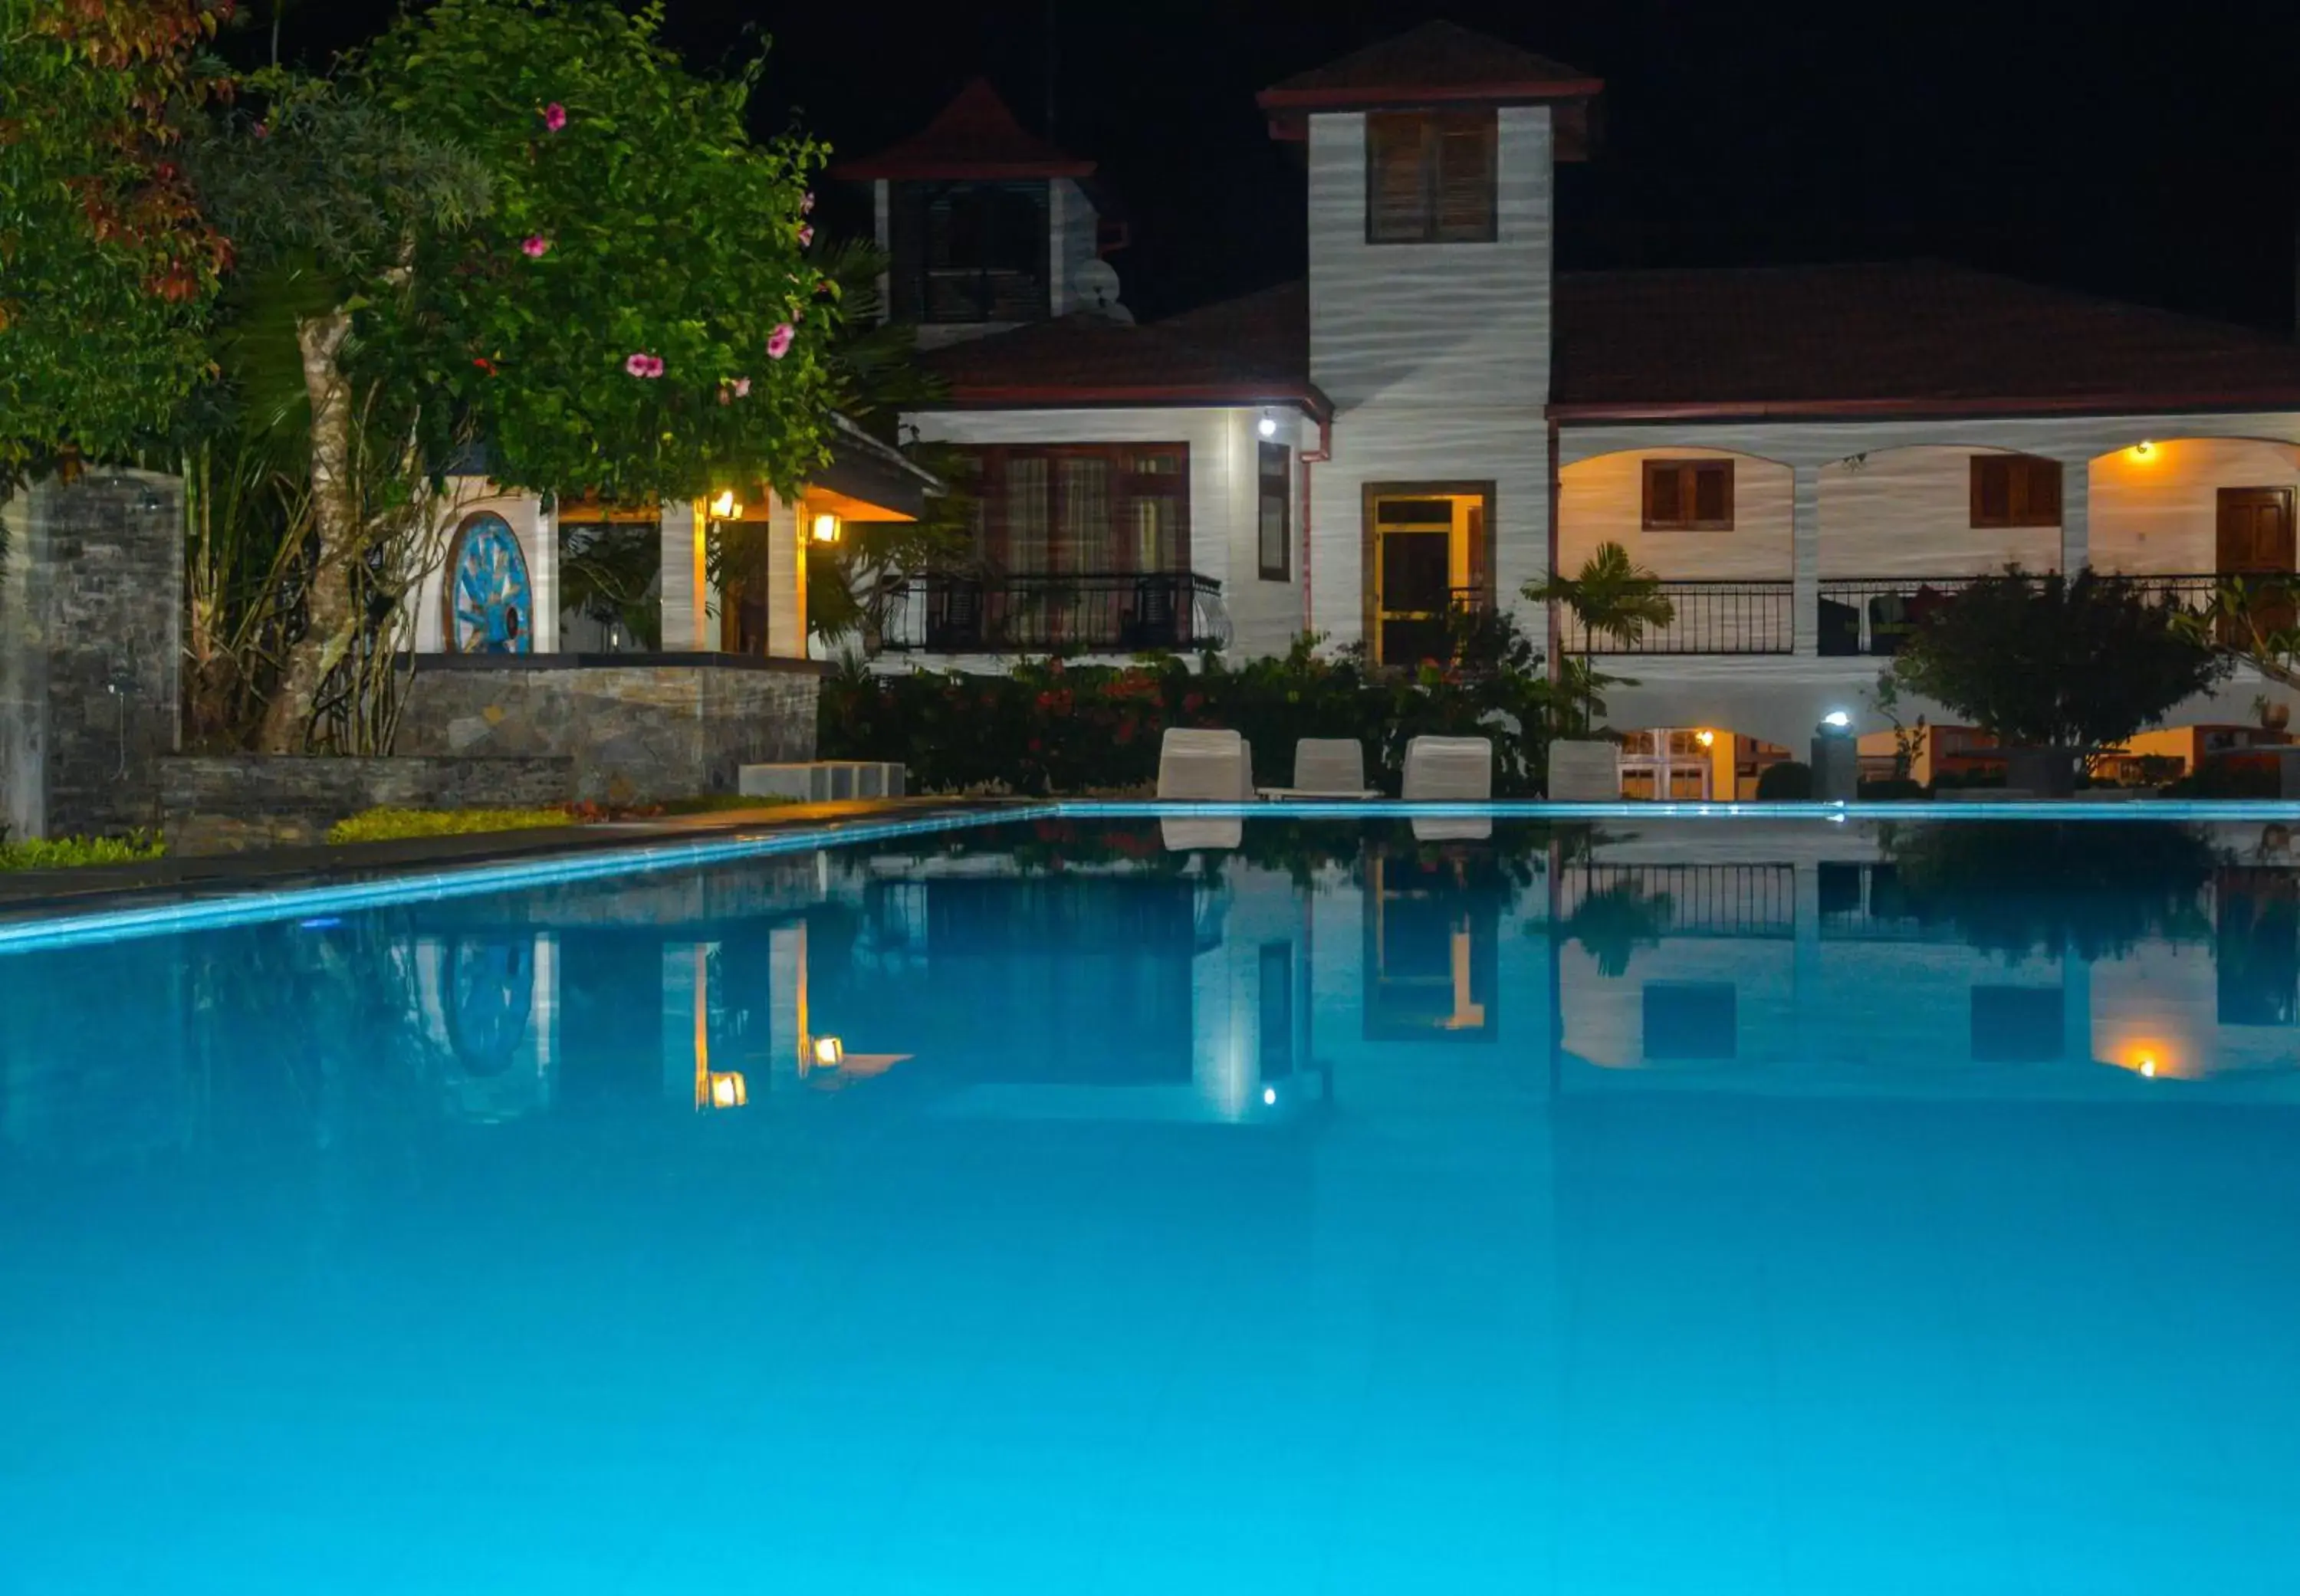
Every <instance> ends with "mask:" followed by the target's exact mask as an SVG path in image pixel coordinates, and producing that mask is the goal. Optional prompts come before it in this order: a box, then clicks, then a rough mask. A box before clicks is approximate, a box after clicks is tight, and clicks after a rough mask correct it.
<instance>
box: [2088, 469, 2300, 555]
mask: <svg viewBox="0 0 2300 1596" xmlns="http://www.w3.org/2000/svg"><path fill="white" fill-rule="evenodd" d="M2088 480H2089V485H2090V491H2089V494H2088V498H2089V501H2090V504H2089V523H2090V524H2089V535H2088V547H2089V553H2090V555H2091V560H2092V564H2093V568H2094V569H2096V570H2104V571H2113V572H2117V573H2120V574H2124V575H2131V576H2148V577H2159V578H2176V579H2179V580H2181V581H2185V582H2187V583H2189V584H2191V585H2193V586H2198V587H2200V588H2203V589H2205V590H2208V589H2209V586H2210V581H2209V579H2210V578H2215V577H2217V576H2219V575H2221V574H2223V573H2231V572H2238V571H2255V570H2262V569H2267V570H2279V571H2289V570H2291V569H2293V568H2294V561H2293V543H2294V528H2295V502H2296V500H2300V445H2296V444H2294V443H2292V442H2290V441H2288V440H2283V439H2275V438H2257V437H2171V438H2143V439H2136V440H2134V441H2133V442H2132V443H2131V444H2129V445H2126V446H2124V447H2122V448H2119V449H2113V450H2110V451H2109V452H2107V453H2103V454H2097V455H2095V456H2094V457H2093V459H2092V461H2091V462H2090V465H2089V468H2088Z"/></svg>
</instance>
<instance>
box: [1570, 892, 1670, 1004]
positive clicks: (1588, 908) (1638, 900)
mask: <svg viewBox="0 0 2300 1596" xmlns="http://www.w3.org/2000/svg"><path fill="white" fill-rule="evenodd" d="M1670 910H1671V898H1670V895H1669V894H1667V893H1649V892H1647V891H1646V889H1645V888H1644V887H1642V886H1640V885H1638V884H1637V883H1636V882H1635V881H1633V880H1629V879H1626V878H1624V879H1621V880H1617V881H1615V882H1613V884H1612V885H1607V886H1604V887H1602V888H1600V889H1599V890H1597V891H1596V892H1593V893H1588V894H1584V895H1583V896H1582V898H1581V901H1580V902H1578V903H1576V904H1574V906H1573V912H1572V913H1571V914H1569V915H1567V916H1566V917H1565V922H1564V924H1563V925H1562V926H1561V927H1558V936H1559V938H1560V940H1561V942H1563V943H1579V944H1580V945H1581V949H1582V951H1583V952H1587V953H1588V955H1589V957H1590V958H1592V959H1594V960H1596V963H1597V973H1598V974H1599V975H1601V976H1604V977H1605V978H1606V979H1608V980H1618V979H1620V978H1621V977H1622V976H1625V975H1627V974H1628V973H1629V960H1630V958H1631V957H1632V956H1633V955H1634V954H1635V953H1636V952H1637V950H1638V949H1639V948H1657V947H1659V946H1661V939H1662V937H1663V935H1664V934H1665V933H1666V932H1667V931H1668V930H1669V916H1670Z"/></svg>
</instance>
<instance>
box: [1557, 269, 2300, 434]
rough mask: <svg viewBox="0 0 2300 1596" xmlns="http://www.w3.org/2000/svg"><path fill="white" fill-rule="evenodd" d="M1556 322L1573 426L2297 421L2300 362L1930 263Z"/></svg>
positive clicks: (2260, 338) (1567, 310)
mask: <svg viewBox="0 0 2300 1596" xmlns="http://www.w3.org/2000/svg"><path fill="white" fill-rule="evenodd" d="M1555 317H1556V329H1557V330H1556V343H1555V346H1554V355H1553V362H1552V367H1551V377H1550V393H1551V408H1552V410H1553V411H1554V412H1555V413H1556V414H1558V415H1559V416H1560V418H1561V419H1565V420H1571V419H1573V418H1574V417H1575V416H1576V415H1577V414H1580V415H1593V416H1594V415H1601V414H1612V415H1631V414H1649V415H1655V416H1667V415H1672V414H1678V415H1721V414H1742V415H1764V414H1778V415H1784V416H1788V415H1796V414H1816V415H1855V414H1878V415H1891V414H1925V413H1935V414H1938V413H1952V412H1963V413H1973V412H1977V411H1987V412H1998V413H2008V412H2009V413H2018V412H2021V411H2031V412H2036V411H2045V412H2050V411H2110V410H2119V409H2127V408H2132V409H2149V410H2177V409H2182V408H2195V409H2204V408H2219V409H2228V408H2241V407H2244V406H2247V405H2254V404H2258V405H2263V406H2269V405H2287V404H2291V403H2300V346H2296V345H2292V344H2290V343H2287V342H2285V341H2283V340H2281V339H2278V338H2272V337H2268V336H2267V335H2265V334H2263V333H2257V332H2253V331H2250V330H2248V329H2246V328H2238V327H2229V326H2224V325H2221V323H2218V322H2213V321H2205V320H2197V319H2196V318H2193V317H2188V316H2179V315H2174V314H2172V313H2171V312H2166V311H2156V310H2150V309H2147V308H2146V307H2143V306H2139V305H2129V304H2119V303H2115V302H2113V301H2112V300H2105V299H2096V298H2093V297H2091V296H2090V295H2082V294H2074V293H2070V292H2068V291H2066V290H2064V289H2059V288H2046V287H2037V286H2035V285H2033V284H2029V283H2023V282H2018V281H2015V280H2013V279H2012V278H2003V277H1995V276H1991V275H1989V274H1988V273H1986V272H1979V271H1971V270H1963V269H1962V268H1959V267H1954V266H1947V265H1942V264H1938V263H1932V262H1913V263H1904V264H1893V265H1861V266H1817V267H1816V266H1797V267H1773V268H1754V269H1749V270H1685V271H1673V270H1660V271H1652V270H1646V271H1602V272H1581V273H1572V272H1568V273H1564V274H1562V275H1560V276H1559V278H1558V279H1557V286H1556V302H1555Z"/></svg>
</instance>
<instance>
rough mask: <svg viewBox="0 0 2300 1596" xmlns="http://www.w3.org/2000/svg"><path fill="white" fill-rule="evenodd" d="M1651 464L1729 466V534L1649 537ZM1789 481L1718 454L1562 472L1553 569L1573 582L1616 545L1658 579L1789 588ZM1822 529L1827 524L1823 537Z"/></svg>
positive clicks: (1674, 453)
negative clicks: (1747, 581)
mask: <svg viewBox="0 0 2300 1596" xmlns="http://www.w3.org/2000/svg"><path fill="white" fill-rule="evenodd" d="M1648 459H1669V460H1713V459H1714V460H1730V461H1733V529H1732V530H1731V531H1729V532H1647V531H1646V530H1645V529H1644V522H1645V462H1646V461H1647V460H1648ZM1792 476H1793V473H1792V472H1791V471H1790V470H1789V468H1788V467H1787V466H1785V465H1776V464H1774V463H1773V462H1772V461H1770V460H1758V459H1756V458H1754V456H1751V455H1746V454H1727V453H1722V452H1721V451H1719V450H1715V449H1695V448H1687V449H1666V450H1655V451H1654V452H1652V453H1650V454H1647V453H1622V454H1605V455H1601V456H1599V457H1598V458H1597V459H1596V460H1585V461H1580V462H1579V463H1577V464H1574V465H1570V466H1567V467H1566V468H1565V469H1564V470H1563V471H1561V472H1560V473H1558V495H1557V511H1558V514H1557V550H1558V563H1559V565H1560V566H1561V567H1562V568H1563V569H1564V570H1565V571H1566V572H1567V573H1568V574H1571V573H1572V572H1574V571H1578V570H1579V569H1581V566H1582V564H1583V562H1584V561H1587V560H1588V558H1589V556H1590V555H1591V554H1593V553H1596V549H1597V545H1598V544H1603V543H1618V544H1621V546H1622V547H1624V548H1626V549H1628V550H1629V554H1630V557H1631V558H1633V559H1635V560H1636V561H1638V562H1639V563H1640V564H1642V565H1645V566H1646V567H1648V568H1650V569H1652V570H1653V571H1654V572H1655V573H1656V574H1658V575H1660V576H1663V577H1670V578H1688V579H1689V578H1701V577H1712V578H1722V577H1741V578H1766V579H1769V580H1774V581H1787V580H1788V577H1789V561H1790V548H1789V543H1790V511H1791V505H1790V492H1791V486H1792V481H1791V478H1792ZM1825 513H1826V512H1825V511H1824V514H1825ZM1826 526H1827V522H1826V520H1824V521H1823V527H1824V532H1825V529H1826ZM1826 546H1827V545H1826V543H1825V542H1824V544H1823V547H1824V548H1826ZM1825 558H1826V556H1825V555H1824V559H1825Z"/></svg>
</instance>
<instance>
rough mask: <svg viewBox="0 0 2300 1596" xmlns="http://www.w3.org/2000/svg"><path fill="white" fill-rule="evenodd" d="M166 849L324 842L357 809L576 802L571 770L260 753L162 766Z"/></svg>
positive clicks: (531, 762)
mask: <svg viewBox="0 0 2300 1596" xmlns="http://www.w3.org/2000/svg"><path fill="white" fill-rule="evenodd" d="M158 763H159V786H160V807H161V810H162V817H163V818H162V827H163V831H164V835H166V837H167V839H168V846H169V848H170V849H171V851H172V852H178V853H237V852H241V851H242V850H244V849H248V848H269V847H279V846H293V845H296V844H304V843H317V842H323V841H325V840H326V838H327V834H328V827H330V826H332V825H334V824H335V823H336V822H337V821H338V820H341V819H346V818H347V817H349V816H352V815H355V814H358V813H359V812H360V811H361V810H367V809H374V808H377V807H379V806H380V805H389V806H391V807H392V808H395V809H541V808H546V807H547V806H549V805H551V804H554V803H566V802H571V800H572V799H573V798H574V795H575V794H574V787H575V763H574V761H572V760H570V759H566V758H564V757H561V758H534V759H425V758H403V757H400V756H397V755H395V756H393V757H391V758H388V759H329V758H322V757H318V756H312V757H308V758H306V757H297V756H293V755H276V754H261V753H234V754H216V755H203V756H196V757H186V758H180V759H170V760H162V761H159V762H158Z"/></svg>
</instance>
